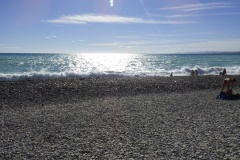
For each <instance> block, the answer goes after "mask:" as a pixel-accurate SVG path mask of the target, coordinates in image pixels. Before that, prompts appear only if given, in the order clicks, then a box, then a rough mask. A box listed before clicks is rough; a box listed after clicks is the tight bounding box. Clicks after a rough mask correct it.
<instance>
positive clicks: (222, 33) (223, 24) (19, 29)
mask: <svg viewBox="0 0 240 160" xmlns="http://www.w3.org/2000/svg"><path fill="white" fill-rule="evenodd" d="M0 20H1V25H0V30H1V34H0V53H179V52H203V51H240V30H239V28H240V1H236V0H228V1H223V0H222V1H220V0H214V1H213V0H184V1H182V0H17V1H16V0H1V1H0Z"/></svg>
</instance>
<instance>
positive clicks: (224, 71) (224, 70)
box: [219, 68, 227, 76]
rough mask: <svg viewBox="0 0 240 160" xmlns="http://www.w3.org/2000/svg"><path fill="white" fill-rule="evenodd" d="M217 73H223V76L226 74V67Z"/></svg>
mask: <svg viewBox="0 0 240 160" xmlns="http://www.w3.org/2000/svg"><path fill="white" fill-rule="evenodd" d="M219 75H223V76H225V75H227V71H226V68H224V69H223V71H222V72H220V73H219Z"/></svg>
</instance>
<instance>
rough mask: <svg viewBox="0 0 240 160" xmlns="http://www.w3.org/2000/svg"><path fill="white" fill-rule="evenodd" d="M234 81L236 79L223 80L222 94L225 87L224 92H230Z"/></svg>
mask: <svg viewBox="0 0 240 160" xmlns="http://www.w3.org/2000/svg"><path fill="white" fill-rule="evenodd" d="M236 81H237V80H236V78H225V79H224V80H223V85H222V92H223V90H224V88H225V87H227V90H226V92H229V91H230V90H232V89H233V86H234V84H235V82H236Z"/></svg>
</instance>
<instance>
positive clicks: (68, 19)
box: [44, 14, 195, 24]
mask: <svg viewBox="0 0 240 160" xmlns="http://www.w3.org/2000/svg"><path fill="white" fill-rule="evenodd" d="M44 22H48V23H61V24H89V23H121V24H134V23H142V24H189V23H195V22H194V21H184V20H178V21H173V20H172V21H171V20H152V19H143V18H138V17H122V16H116V15H94V14H85V15H69V16H62V17H60V18H57V19H51V20H46V21H44Z"/></svg>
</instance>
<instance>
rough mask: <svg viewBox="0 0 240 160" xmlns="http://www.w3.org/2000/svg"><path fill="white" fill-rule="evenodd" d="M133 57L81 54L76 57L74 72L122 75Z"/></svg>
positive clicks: (128, 67) (125, 55)
mask: <svg viewBox="0 0 240 160" xmlns="http://www.w3.org/2000/svg"><path fill="white" fill-rule="evenodd" d="M134 57H135V55H131V54H81V55H78V56H77V57H76V59H77V60H76V61H75V62H77V67H76V70H79V71H81V72H88V73H89V72H92V73H94V72H98V73H99V72H102V73H108V74H110V73H112V72H116V71H117V72H120V73H122V72H125V71H127V70H129V69H130V68H131V66H130V65H131V64H132V61H133V60H134Z"/></svg>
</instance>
